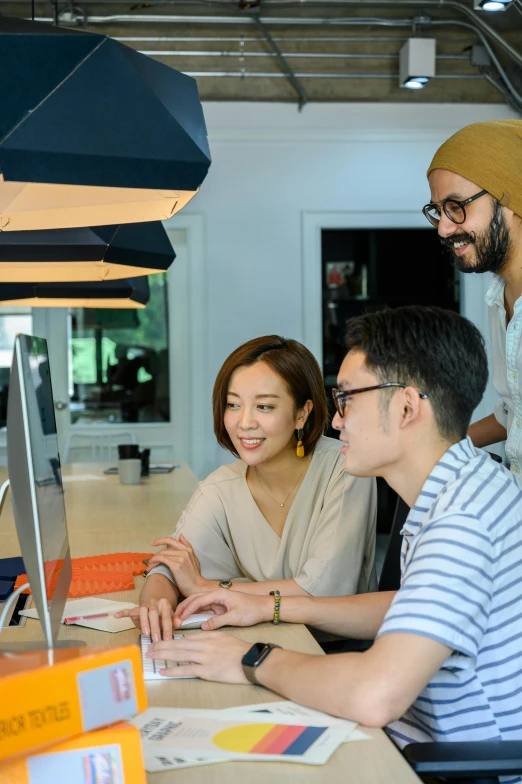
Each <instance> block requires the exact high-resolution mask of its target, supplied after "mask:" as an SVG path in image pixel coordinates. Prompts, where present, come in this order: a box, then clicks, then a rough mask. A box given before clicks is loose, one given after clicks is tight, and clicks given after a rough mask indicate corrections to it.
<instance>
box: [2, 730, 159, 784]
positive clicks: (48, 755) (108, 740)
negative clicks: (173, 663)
mask: <svg viewBox="0 0 522 784" xmlns="http://www.w3.org/2000/svg"><path fill="white" fill-rule="evenodd" d="M49 781H56V782H57V783H58V782H63V784H65V782H68V784H73V782H75V783H78V784H79V782H82V784H83V782H85V784H146V776H145V769H144V766H143V754H142V750H141V738H140V733H139V730H138V729H137V727H133V726H131V725H130V724H125V723H123V722H122V723H120V724H113V726H112V727H108V728H106V729H103V730H95V731H94V732H87V733H85V734H84V735H80V736H79V737H77V738H73V739H72V740H68V741H65V743H60V744H58V745H57V746H51V747H50V748H47V749H45V750H44V751H41V752H37V753H36V754H30V755H28V756H27V757H18V758H17V759H12V760H7V761H4V762H0V784H44V782H49Z"/></svg>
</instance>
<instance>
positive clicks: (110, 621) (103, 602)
mask: <svg viewBox="0 0 522 784" xmlns="http://www.w3.org/2000/svg"><path fill="white" fill-rule="evenodd" d="M133 607H136V603H135V602H116V601H114V600H113V599H97V598H95V597H92V596H86V597H85V598H82V599H69V601H67V602H66V603H65V609H64V611H63V616H62V623H63V619H64V618H73V617H78V616H81V615H95V614H96V613H116V612H119V611H120V610H131V609H132V608H133ZM20 615H25V616H26V617H27V618H38V610H37V609H36V607H33V608H31V609H30V610H22V611H21V612H20ZM75 626H85V627H86V628H88V629H97V630H98V631H102V632H111V633H113V632H123V631H126V630H128V629H135V628H136V627H135V626H134V624H133V622H132V621H131V619H130V618H114V617H112V616H107V617H106V618H91V619H90V620H85V621H78V622H77V623H75Z"/></svg>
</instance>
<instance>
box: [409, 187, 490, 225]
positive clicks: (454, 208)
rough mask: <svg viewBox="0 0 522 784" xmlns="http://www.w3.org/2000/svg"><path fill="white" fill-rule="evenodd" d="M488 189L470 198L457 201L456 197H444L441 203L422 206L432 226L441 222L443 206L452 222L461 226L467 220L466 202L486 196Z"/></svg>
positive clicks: (469, 202) (445, 213)
mask: <svg viewBox="0 0 522 784" xmlns="http://www.w3.org/2000/svg"><path fill="white" fill-rule="evenodd" d="M486 193H487V191H480V193H476V194H475V195H474V196H470V197H469V199H465V200H464V201H457V200H456V199H444V201H442V202H441V203H440V205H439V204H434V203H431V204H425V205H424V207H423V208H422V212H423V214H424V215H425V216H426V218H427V219H428V220H429V222H430V223H431V225H432V226H435V228H437V226H438V225H439V223H440V216H441V208H442V209H443V210H444V215H445V216H446V217H447V218H449V219H450V221H451V222H452V223H456V224H457V225H459V226H460V224H461V223H464V221H465V220H466V210H465V209H464V207H465V205H466V204H471V202H472V201H475V199H480V197H481V196H484V194H486Z"/></svg>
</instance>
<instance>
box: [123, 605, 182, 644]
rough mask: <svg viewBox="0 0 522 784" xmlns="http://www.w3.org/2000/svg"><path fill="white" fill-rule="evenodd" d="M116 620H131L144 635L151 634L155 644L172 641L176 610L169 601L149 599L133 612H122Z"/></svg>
mask: <svg viewBox="0 0 522 784" xmlns="http://www.w3.org/2000/svg"><path fill="white" fill-rule="evenodd" d="M114 617H115V618H130V619H131V620H132V622H133V623H134V625H135V626H137V627H138V629H141V631H142V632H143V634H150V637H151V640H152V641H153V642H159V641H160V640H161V639H162V636H163V639H164V640H172V628H173V626H172V622H173V617H174V610H173V607H172V604H171V603H170V602H169V600H168V599H163V598H162V599H155V598H149V599H147V600H145V601H143V602H142V601H141V598H140V605H139V606H138V607H133V608H132V609H131V610H120V612H117V613H115V614H114Z"/></svg>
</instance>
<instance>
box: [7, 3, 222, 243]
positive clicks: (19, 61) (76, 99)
mask: <svg viewBox="0 0 522 784" xmlns="http://www.w3.org/2000/svg"><path fill="white" fill-rule="evenodd" d="M0 67H1V70H2V73H4V74H5V75H6V76H8V79H9V81H10V84H11V89H10V90H4V91H3V94H2V109H1V112H0V230H3V231H24V230H27V229H31V230H35V229H51V228H71V227H77V226H100V225H107V224H121V223H137V222H141V221H152V220H163V219H166V218H169V217H171V216H172V215H173V214H174V213H175V212H178V211H179V210H180V209H182V208H183V207H184V206H185V205H186V204H187V202H188V201H190V199H191V198H192V197H193V196H194V195H195V193H196V192H197V190H198V188H199V186H200V185H201V183H202V182H203V180H204V179H205V176H206V174H207V172H208V168H209V166H210V153H209V149H208V142H207V135H206V128H205V121H204V118H203V110H202V107H201V102H200V99H199V95H198V91H197V86H196V82H195V80H194V79H192V78H191V77H189V76H185V75H184V74H181V73H179V72H178V71H175V70H174V69H173V68H169V67H168V66H166V65H163V64H162V63H158V62H156V61H155V60H152V59H151V58H149V57H147V56H145V55H142V54H140V53H139V52H137V51H135V50H134V49H131V48H129V47H127V46H125V45H123V44H121V43H118V42H117V41H114V40H113V39H111V38H109V37H108V36H104V35H96V34H93V33H86V32H83V31H77V30H71V29H68V28H62V27H53V26H51V25H47V24H41V23H38V22H29V21H25V20H21V19H13V18H7V17H0Z"/></svg>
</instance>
